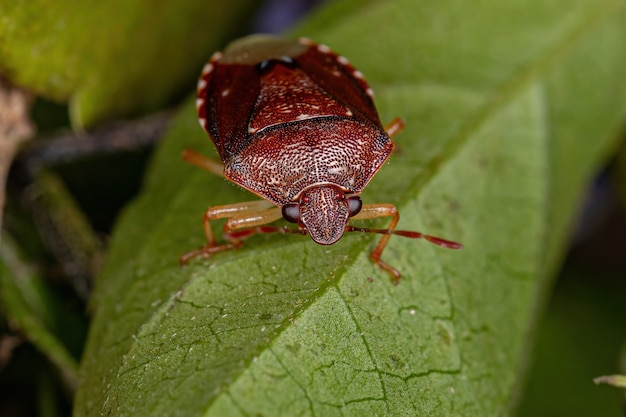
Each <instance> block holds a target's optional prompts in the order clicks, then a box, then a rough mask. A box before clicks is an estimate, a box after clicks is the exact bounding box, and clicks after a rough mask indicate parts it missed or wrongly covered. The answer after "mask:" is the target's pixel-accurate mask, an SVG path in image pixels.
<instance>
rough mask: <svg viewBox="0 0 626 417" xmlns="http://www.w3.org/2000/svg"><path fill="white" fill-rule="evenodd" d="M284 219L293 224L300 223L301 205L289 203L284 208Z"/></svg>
mask: <svg viewBox="0 0 626 417" xmlns="http://www.w3.org/2000/svg"><path fill="white" fill-rule="evenodd" d="M282 212H283V218H284V219H285V220H287V221H288V222H291V223H298V222H299V221H300V204H298V203H287V204H285V205H284V206H283V210H282Z"/></svg>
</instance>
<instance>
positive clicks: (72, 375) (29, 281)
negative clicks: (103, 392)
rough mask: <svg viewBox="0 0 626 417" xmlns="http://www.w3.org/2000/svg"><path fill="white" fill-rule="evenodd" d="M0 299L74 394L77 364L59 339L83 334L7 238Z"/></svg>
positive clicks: (1, 250)
mask: <svg viewBox="0 0 626 417" xmlns="http://www.w3.org/2000/svg"><path fill="white" fill-rule="evenodd" d="M0 295H1V296H2V303H3V305H4V310H5V311H6V312H7V314H8V318H9V319H10V320H11V322H12V323H13V325H14V326H15V328H16V329H19V330H21V331H22V332H23V333H24V335H25V336H26V338H27V339H28V340H29V341H30V342H31V343H32V344H33V345H35V346H36V347H37V348H38V349H39V350H40V351H41V352H42V353H43V354H44V355H45V356H46V357H47V358H48V360H50V362H51V363H52V364H53V365H54V366H55V368H56V370H57V372H58V374H59V375H60V378H61V381H62V382H63V383H64V385H65V388H66V389H67V392H69V393H71V392H73V391H74V390H75V389H76V386H77V384H78V377H77V372H78V363H77V360H76V359H75V358H74V357H72V355H71V353H70V352H69V351H68V348H67V346H66V345H65V344H64V343H63V341H62V340H61V338H60V337H59V336H60V334H63V333H64V332H68V331H69V330H70V329H71V330H75V332H73V333H74V334H80V333H82V332H81V331H80V330H81V329H80V322H79V321H78V320H76V317H70V316H69V315H68V314H67V312H66V311H65V310H63V309H61V308H60V307H59V303H58V300H56V299H55V298H54V296H53V295H52V294H51V293H50V292H49V291H48V289H47V288H46V286H45V285H44V283H43V281H42V280H41V278H40V277H39V276H37V274H36V273H35V272H34V271H32V270H30V269H29V268H28V267H27V266H26V265H25V264H24V263H23V262H22V260H21V259H20V256H19V254H18V253H17V251H16V250H15V245H14V244H13V242H11V241H10V240H9V237H8V236H6V235H3V236H2V246H1V247H0ZM66 342H67V341H66Z"/></svg>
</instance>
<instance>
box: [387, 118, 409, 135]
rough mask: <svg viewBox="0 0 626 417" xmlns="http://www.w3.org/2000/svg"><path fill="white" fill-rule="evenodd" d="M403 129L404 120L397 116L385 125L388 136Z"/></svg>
mask: <svg viewBox="0 0 626 417" xmlns="http://www.w3.org/2000/svg"><path fill="white" fill-rule="evenodd" d="M402 129H404V122H403V121H402V119H400V118H399V117H396V118H395V119H393V120H392V121H391V123H389V124H388V125H387V127H385V132H387V134H388V135H389V137H390V138H393V137H394V136H396V135H397V134H398V133H400V132H401V131H402Z"/></svg>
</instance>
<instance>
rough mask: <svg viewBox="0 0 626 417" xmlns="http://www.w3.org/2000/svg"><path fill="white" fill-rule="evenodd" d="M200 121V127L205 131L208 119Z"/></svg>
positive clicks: (200, 119)
mask: <svg viewBox="0 0 626 417" xmlns="http://www.w3.org/2000/svg"><path fill="white" fill-rule="evenodd" d="M198 121H199V122H200V126H202V128H203V129H206V119H205V118H204V117H201V118H199V119H198Z"/></svg>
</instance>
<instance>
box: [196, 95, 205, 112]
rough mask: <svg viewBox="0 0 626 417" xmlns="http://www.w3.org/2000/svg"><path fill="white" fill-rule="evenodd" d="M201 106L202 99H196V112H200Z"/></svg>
mask: <svg viewBox="0 0 626 417" xmlns="http://www.w3.org/2000/svg"><path fill="white" fill-rule="evenodd" d="M203 104H204V99H202V98H197V99H196V110H200V107H202V105H203Z"/></svg>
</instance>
